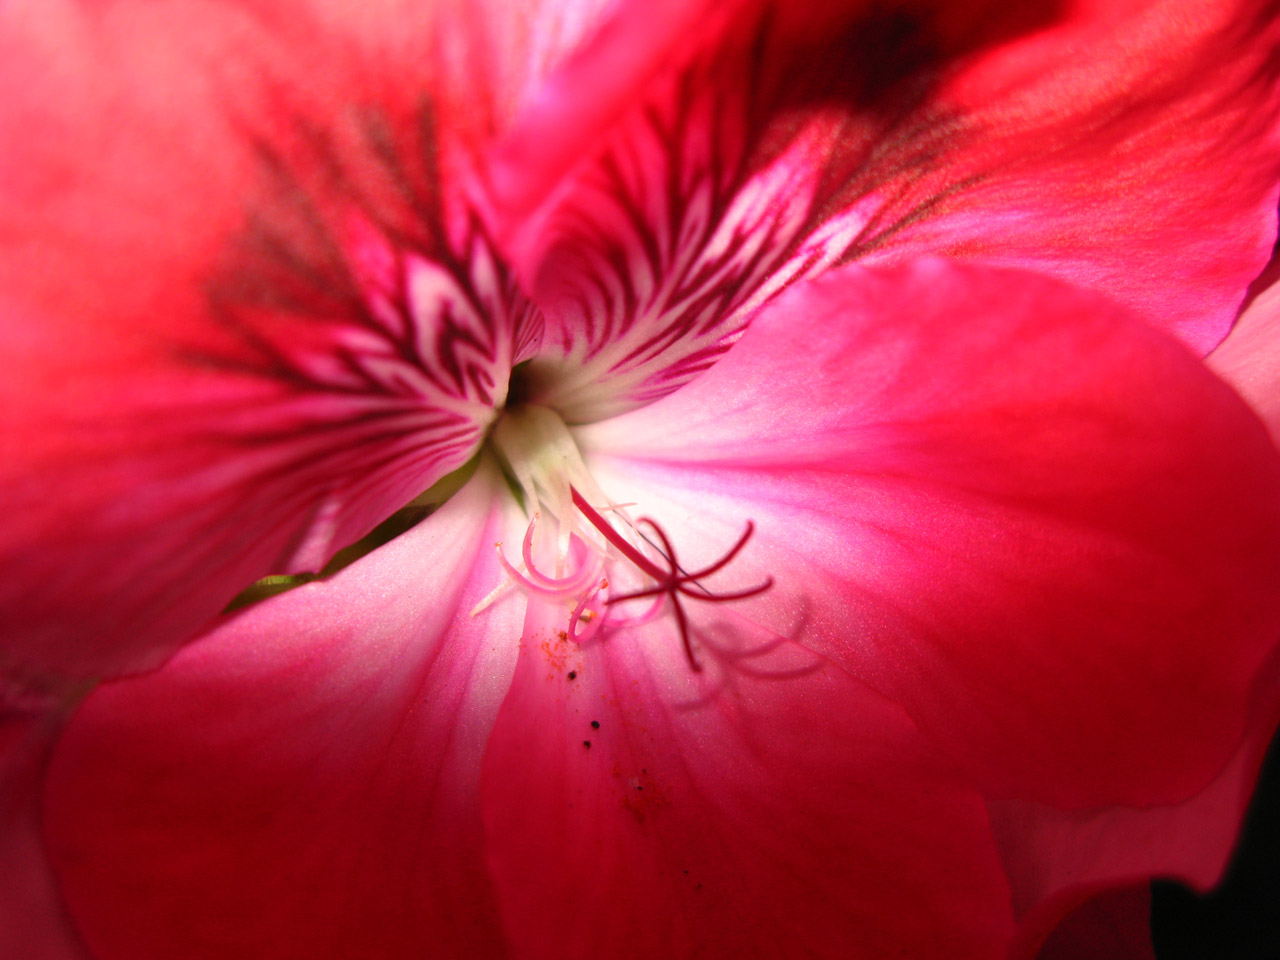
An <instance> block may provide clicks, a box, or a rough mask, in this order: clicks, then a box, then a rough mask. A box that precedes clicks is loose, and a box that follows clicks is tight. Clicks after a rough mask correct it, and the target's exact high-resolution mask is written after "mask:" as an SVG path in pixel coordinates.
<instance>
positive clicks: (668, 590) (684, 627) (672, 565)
mask: <svg viewBox="0 0 1280 960" xmlns="http://www.w3.org/2000/svg"><path fill="white" fill-rule="evenodd" d="M569 490H570V492H571V493H572V495H573V504H574V506H575V507H577V508H578V510H579V511H580V512H581V513H582V515H583V516H584V517H586V518H587V521H588V522H589V523H590V524H591V525H592V526H593V527H595V528H596V529H597V530H599V531H600V533H601V535H603V536H604V538H605V539H606V540H608V541H609V542H610V543H611V544H613V545H614V546H615V547H617V548H618V550H619V551H620V552H621V553H622V555H623V556H624V557H626V558H627V559H628V560H630V561H631V562H632V563H633V564H635V565H636V567H637V568H639V569H640V570H641V571H642V572H643V573H645V574H647V575H648V576H649V577H650V578H651V579H653V580H654V581H656V583H655V584H654V586H652V587H645V588H644V589H641V590H635V591H633V592H631V593H626V594H622V595H621V596H612V597H609V598H608V599H606V600H605V605H606V606H612V605H613V604H615V603H622V602H623V601H624V600H636V599H639V598H641V597H661V596H663V595H664V594H665V595H666V597H667V598H669V599H670V600H671V611H672V614H673V615H674V616H675V620H676V627H677V629H678V630H679V631H680V644H681V646H682V647H683V648H684V655H685V658H686V659H687V660H688V661H689V667H690V668H691V669H692V670H694V671H695V672H698V671H701V670H702V665H701V664H700V663H698V659H697V657H695V656H694V653H693V641H692V639H691V638H690V636H689V618H688V617H687V616H686V615H685V612H684V607H683V606H681V604H680V596H681V595H683V596H685V597H687V598H689V599H690V600H704V601H707V602H710V603H727V602H729V601H731V600H745V599H746V598H748V597H754V596H758V595H759V594H761V593H764V592H765V591H766V590H768V589H769V588H770V587H772V586H773V577H766V578H765V580H764V582H763V583H760V584H757V585H756V586H754V587H747V588H746V589H744V590H736V591H734V592H733V593H712V592H711V591H710V590H708V589H707V588H706V587H705V586H703V585H702V584H701V583H699V582H698V581H699V579H700V578H702V577H706V576H710V575H711V574H713V573H718V572H719V571H721V570H723V569H724V568H725V567H726V566H728V565H729V563H731V562H732V561H733V559H734V557H736V556H737V555H738V554H739V553H740V552H741V551H742V548H743V547H744V546H746V544H747V541H748V540H750V539H751V534H752V533H754V532H755V524H753V523H752V522H751V521H750V520H748V521H747V528H746V530H744V531H743V532H742V536H740V537H739V538H738V540H737V542H736V543H734V545H733V546H732V547H730V548H729V551H728V552H727V553H726V554H725V555H724V556H723V557H721V558H720V559H719V560H717V561H716V562H715V563H713V564H711V565H710V566H708V567H704V568H703V569H701V570H697V571H695V572H693V573H687V572H685V571H684V570H683V569H682V568H681V566H680V562H679V561H678V560H677V559H676V550H675V547H674V546H673V545H672V543H671V540H670V538H668V537H667V534H666V531H664V530H663V529H662V528H661V527H660V526H658V524H657V523H656V522H655V521H654V520H651V519H649V518H648V517H643V518H641V519H640V523H643V524H645V525H646V526H647V527H649V528H650V529H651V530H653V532H654V535H655V536H656V537H657V538H658V540H659V541H660V542H661V543H662V548H661V551H660V552H661V553H662V555H663V559H664V560H665V561H666V563H667V566H668V569H667V570H663V569H661V568H660V567H659V566H658V565H657V564H655V563H653V562H652V561H651V560H649V558H648V557H646V556H645V555H644V554H642V553H641V552H640V551H639V550H637V549H636V548H635V547H634V546H633V545H632V544H630V543H629V542H628V541H627V540H626V538H624V537H623V536H622V535H621V534H620V533H619V532H618V531H617V530H615V529H614V528H613V525H612V524H610V523H609V522H608V521H607V520H605V518H604V517H603V516H601V515H600V513H599V512H598V511H597V510H595V509H594V508H593V507H592V506H591V505H590V504H589V503H587V501H586V499H585V498H584V497H583V496H582V494H581V493H579V492H578V489H577V488H576V487H573V486H570V487H569ZM689 584H693V586H695V587H697V589H696V590H694V589H691V588H690V587H689ZM597 592H598V591H597ZM592 595H593V596H594V593H593V594H592ZM586 602H587V598H585V597H584V598H583V600H582V602H581V603H580V604H579V610H580V609H581V607H582V606H584V605H585V604H586ZM578 614H579V611H574V618H573V621H571V622H572V623H573V624H575V625H576V621H577V619H578ZM646 616H647V614H646Z"/></svg>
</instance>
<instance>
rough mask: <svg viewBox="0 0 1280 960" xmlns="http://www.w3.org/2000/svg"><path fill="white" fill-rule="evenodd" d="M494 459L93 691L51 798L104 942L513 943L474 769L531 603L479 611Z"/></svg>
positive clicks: (352, 953) (490, 565)
mask: <svg viewBox="0 0 1280 960" xmlns="http://www.w3.org/2000/svg"><path fill="white" fill-rule="evenodd" d="M495 475H496V471H493V472H492V473H490V472H488V471H486V470H482V472H481V473H480V474H479V475H477V477H476V478H475V479H473V480H472V481H471V482H470V483H468V484H467V486H466V487H464V489H463V490H462V491H461V492H460V493H459V494H458V495H457V496H455V497H454V498H453V499H452V500H450V501H449V502H448V503H447V504H445V505H444V506H443V507H442V508H441V509H440V510H439V512H438V513H436V514H435V515H434V516H432V517H430V518H429V519H428V520H427V521H426V522H424V523H423V524H422V525H420V526H418V527H416V528H414V529H413V530H411V531H410V532H408V533H406V534H405V535H403V536H402V537H400V538H398V539H397V540H395V541H393V542H392V543H390V544H388V545H386V546H385V547H383V548H381V549H379V550H377V551H375V552H374V553H373V554H371V555H370V556H368V557H366V558H365V559H363V560H361V561H359V562H358V563H356V564H355V565H353V566H351V567H349V568H347V569H346V570H344V571H343V572H342V573H340V574H339V575H338V576H336V577H335V578H334V579H333V580H331V581H325V582H318V583H314V584H311V585H308V586H305V587H300V588H298V589H297V590H295V591H292V592H290V593H288V594H285V595H283V596H280V597H276V598H274V599H272V600H269V601H267V602H265V603H263V604H260V605H258V606H256V607H253V608H251V609H250V610H249V611H247V612H246V613H245V614H243V615H241V616H239V617H236V618H234V619H232V620H231V621H230V622H228V623H227V624H226V625H225V626H224V627H222V628H220V629H219V630H217V631H215V632H214V633H213V634H211V635H210V636H208V637H206V638H204V639H202V640H201V641H200V642H198V643H194V644H192V645H190V646H189V647H187V648H186V649H184V650H183V651H182V652H181V653H180V654H179V655H178V656H176V657H175V658H174V659H173V660H172V661H170V662H169V663H168V664H167V665H165V667H163V668H162V669H161V670H159V671H157V672H155V673H153V674H150V675H149V676H147V677H144V678H139V679H132V680H121V681H116V682H114V683H107V684H104V685H103V686H102V687H100V688H99V689H98V690H97V691H96V692H95V693H94V694H93V695H91V696H90V697H89V698H88V700H87V701H86V702H85V704H84V705H83V707H82V708H81V709H80V711H79V712H78V713H77V714H76V716H75V717H74V718H73V719H72V721H71V723H70V724H69V726H68V729H67V732H66V734H65V735H64V737H63V739H62V741H61V742H60V744H59V746H58V749H57V751H56V753H55V755H54V759H53V763H52V766H51V771H50V774H49V785H48V789H47V800H46V808H45V814H44V815H45V824H46V833H47V836H48V841H49V846H50V849H51V851H52V854H53V857H54V859H55V862H56V865H57V869H58V874H59V876H60V877H61V879H62V883H63V887H64V889H65V891H66V895H67V900H68V903H69V905H70V909H71V912H72V914H73V915H74V917H75V919H76V921H77V923H78V925H79V927H80V929H81V930H82V932H83V935H84V938H85V940H86V942H87V943H88V944H89V945H90V947H91V948H92V951H93V955H94V956H95V957H97V958H102V960H116V958H119V960H152V958H154V960H169V958H173V957H184V958H192V960H197V958H209V960H226V958H227V957H231V956H253V957H256V958H264V960H265V958H284V957H291V958H293V957H300V956H305V957H311V958H317V960H320V958H334V960H349V958H351V957H377V958H379V960H382V958H387V960H392V958H401V957H404V958H410V957H412V958H421V957H424V956H447V957H489V956H499V955H504V948H503V944H502V940H501V932H500V930H499V928H498V926H497V924H496V914H495V912H494V911H495V907H494V902H493V899H492V891H491V890H490V887H489V884H488V881H487V879H486V877H485V875H484V871H483V869H482V861H481V856H480V844H481V842H482V837H481V824H480V814H479V799H478V789H479V777H480V764H481V755H482V752H483V750H484V745H485V741H486V738H487V736H488V732H489V728H490V726H491V724H492V722H493V718H494V716H495V714H496V712H497V710H498V706H499V704H500V702H501V698H502V696H503V694H504V693H505V692H506V689H507V685H508V683H509V678H510V676H511V671H512V669H513V667H514V663H515V652H516V644H515V640H516V638H517V637H518V636H519V631H520V625H519V616H520V614H521V612H522V607H521V606H520V605H518V604H506V605H504V604H499V605H496V606H494V607H491V608H490V609H489V610H487V611H486V612H485V613H484V614H482V615H480V616H477V617H474V618H473V617H471V616H469V615H468V611H469V610H470V609H471V608H472V607H473V606H474V604H475V603H476V602H477V601H478V600H479V599H480V598H481V597H483V596H484V595H485V594H486V593H487V592H488V591H489V590H490V589H491V588H492V587H493V586H494V585H495V584H497V583H499V582H500V580H501V571H500V569H499V567H498V564H497V561H496V558H495V555H494V552H493V546H492V545H493V540H494V537H495V536H496V535H497V533H498V530H499V522H498V521H499V514H498V512H497V511H496V509H495V508H494V504H495V503H496V502H497V501H496V499H495V494H496V484H495V481H496V476H495Z"/></svg>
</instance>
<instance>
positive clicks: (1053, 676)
mask: <svg viewBox="0 0 1280 960" xmlns="http://www.w3.org/2000/svg"><path fill="white" fill-rule="evenodd" d="M581 442H582V444H583V446H584V449H586V450H587V451H590V452H591V453H593V454H594V456H593V457H592V460H591V462H592V464H593V470H594V471H595V474H596V477H597V479H598V480H599V482H600V485H601V488H602V489H603V490H605V491H606V492H607V493H608V495H609V496H610V497H612V498H614V499H615V500H617V501H621V502H626V501H636V502H638V504H639V506H638V507H636V508H635V512H637V513H639V514H642V515H643V514H649V515H652V516H655V517H657V518H658V520H659V521H660V522H662V523H663V524H664V525H666V526H667V529H668V530H671V531H673V533H675V534H678V533H679V532H680V531H681V530H682V529H683V530H684V531H685V534H684V536H683V542H686V543H689V544H690V545H691V548H692V549H691V555H690V557H689V558H688V559H687V563H688V565H689V566H690V567H691V568H692V567H693V566H695V565H697V564H700V563H702V562H704V561H705V560H706V559H708V557H710V558H711V559H714V556H715V552H716V550H717V549H722V548H721V547H719V546H717V545H725V544H728V543H731V542H732V541H733V540H734V538H735V537H736V536H737V535H738V533H739V532H741V530H742V526H743V523H744V522H745V521H746V520H747V519H751V520H753V521H754V522H755V523H756V525H757V531H758V533H757V538H756V540H754V541H753V542H752V546H751V547H750V548H749V549H747V550H745V551H744V552H743V554H742V556H741V557H740V558H739V559H738V560H737V561H735V565H734V569H735V571H736V572H735V577H736V580H734V579H730V580H729V581H728V582H726V583H724V584H723V589H725V590H731V589H735V588H739V587H741V586H746V585H748V584H751V583H758V582H760V581H761V580H763V579H764V578H765V577H766V576H769V575H772V576H773V577H774V578H775V585H774V587H773V589H771V590H770V591H768V592H766V593H765V594H763V595H762V596H760V597H756V598H754V599H751V600H747V601H743V602H742V603H741V609H742V612H743V613H744V615H749V616H751V617H753V618H756V619H759V620H760V622H762V623H764V624H767V625H769V626H771V627H772V628H773V629H775V630H778V631H779V632H781V633H783V634H790V633H791V632H792V631H798V632H799V637H800V638H802V642H804V643H806V644H807V645H809V646H811V647H812V648H813V649H814V650H815V651H817V652H818V653H821V654H823V655H824V656H828V657H830V658H832V659H833V660H835V661H836V662H838V663H840V664H842V665H844V666H845V667H846V668H847V669H849V670H851V671H852V672H853V673H854V674H855V675H856V676H858V677H860V678H862V679H864V680H865V681H866V682H868V683H870V684H871V685H872V686H874V687H876V688H877V689H879V690H881V691H882V692H884V693H886V694H887V695H889V696H890V697H892V698H893V699H896V700H898V701H899V702H900V703H902V704H903V705H904V706H905V707H906V708H907V710H908V711H909V712H910V713H911V715H912V716H913V717H914V718H915V719H916V721H917V722H918V723H920V724H921V726H922V728H923V729H924V730H925V732H926V733H928V735H929V736H931V737H932V738H933V739H934V740H935V741H936V742H937V743H938V744H939V745H940V746H941V747H942V748H943V749H944V750H945V751H946V752H947V753H948V754H949V755H951V756H953V757H954V758H955V759H956V760H957V761H958V762H959V763H960V764H962V765H963V766H964V767H965V768H966V769H967V770H968V771H969V772H970V773H971V774H972V775H973V776H974V777H976V778H978V781H979V782H980V783H981V784H982V785H983V789H984V790H986V791H988V792H989V793H991V794H992V795H997V796H1000V795H1003V796H1011V797H1022V798H1024V799H1028V800H1038V801H1041V802H1045V803H1051V804H1055V805H1068V806H1076V805H1080V806H1096V805H1101V804H1110V803H1124V802H1128V803H1134V804H1151V803H1172V802H1175V801H1179V800H1182V799H1184V798H1186V797H1187V796H1188V795H1190V794H1191V793H1194V792H1195V791H1197V790H1199V789H1201V788H1202V787H1203V786H1204V785H1205V783H1206V782H1207V781H1208V780H1209V779H1210V778H1211V777H1212V776H1213V775H1214V774H1215V773H1216V772H1217V771H1218V769H1219V768H1220V767H1221V766H1222V764H1223V763H1224V762H1225V761H1226V760H1227V758H1228V757H1229V756H1230V755H1231V753H1232V752H1233V751H1234V750H1235V748H1236V745H1237V743H1238V741H1239V738H1240V735H1241V733H1242V730H1243V728H1244V725H1245V720H1246V714H1247V710H1248V705H1247V704H1248V700H1247V694H1248V692H1249V689H1250V685H1251V684H1252V683H1253V682H1254V680H1255V678H1256V676H1257V675H1258V671H1259V667H1260V664H1261V661H1262V660H1263V658H1264V656H1266V654H1267V653H1268V651H1269V650H1271V649H1272V648H1273V647H1274V645H1275V641H1276V639H1277V637H1280V609H1277V608H1278V607H1280V595H1278V594H1277V592H1276V590H1275V578H1276V574H1277V571H1280V458H1277V456H1276V453H1275V450H1274V448H1273V447H1272V445H1271V443H1270V441H1269V439H1268V437H1267V436H1266V435H1265V433H1264V431H1263V430H1262V428H1261V426H1260V424H1258V422H1257V420H1256V418H1255V417H1253V415H1252V414H1251V413H1250V412H1249V411H1248V410H1247V409H1246V408H1245V407H1244V406H1243V405H1242V404H1241V403H1240V401H1239V399H1238V398H1237V397H1235V395H1234V394H1233V393H1232V392H1231V391H1229V390H1227V389H1224V387H1223V385H1222V384H1221V383H1220V382H1219V381H1218V380H1217V379H1216V378H1214V377H1212V376H1209V375H1207V373H1206V371H1205V370H1204V368H1203V366H1202V364H1201V363H1200V362H1199V361H1197V360H1195V359H1194V357H1192V356H1191V355H1189V354H1187V353H1186V352H1185V351H1184V350H1183V349H1182V348H1181V347H1179V346H1178V345H1177V344H1175V343H1173V342H1172V341H1171V340H1169V339H1168V338H1166V337H1165V336H1164V335H1162V334H1159V333H1157V332H1155V331H1153V330H1150V329H1148V328H1146V327H1145V326H1143V325H1141V324H1138V323H1135V322H1134V321H1133V319H1132V318H1130V317H1128V316H1127V315H1126V314H1124V313H1123V312H1122V311H1121V310H1119V309H1118V308H1116V307H1114V306H1112V305H1110V304H1108V303H1106V302H1104V301H1100V300H1098V299H1095V298H1094V297H1092V296H1091V295H1087V294H1085V293H1083V292H1080V291H1075V290H1072V289H1069V288H1066V287H1063V286H1060V285H1057V284H1056V283H1053V282H1050V281H1047V280H1044V279H1039V278H1036V277H1034V276H1031V275H1023V274H1018V273H1013V272H1003V271H991V270H980V269H976V268H972V267H969V268H964V267H959V266H952V265H947V264H944V263H942V262H924V263H920V264H917V265H914V266H911V267H905V268H900V269H895V270H891V271H887V272H877V271H867V270H862V269H849V270H845V271H841V272H839V273H837V274H833V275H832V276H831V277H830V279H827V280H824V281H817V282H814V283H812V284H809V285H806V286H805V287H803V288H802V287H797V288H796V289H795V291H794V293H793V294H791V295H789V299H787V300H786V301H784V302H780V303H779V304H778V305H776V306H775V307H773V308H771V309H770V310H769V311H768V312H767V313H765V314H762V316H761V318H760V319H759V320H758V321H757V323H756V324H755V325H753V327H752V329H751V331H750V333H749V335H748V336H747V337H745V338H744V339H743V340H742V342H741V343H740V344H739V345H738V346H737V347H735V349H734V350H733V351H732V352H731V353H730V354H729V355H728V356H727V357H726V358H725V360H724V361H722V362H721V363H719V364H717V365H716V367H715V368H714V369H713V370H711V371H710V372H709V373H708V374H707V375H706V376H705V377H703V378H701V379H700V380H698V381H696V382H695V383H693V384H690V385H689V386H688V387H686V388H685V389H684V390H682V391H680V393H679V394H677V395H674V396H672V397H671V398H670V399H669V400H664V401H661V402H659V403H657V404H654V405H653V406H651V407H648V408H645V409H644V410H641V411H636V412H634V413H632V414H629V415H627V416H625V417H620V418H618V419H616V420H614V421H610V422H608V423H602V424H597V425H595V426H592V427H588V428H584V429H583V430H582V431H581ZM676 545H677V547H681V549H683V547H682V540H681V538H680V537H679V536H677V543H676ZM717 589H720V587H719V586H717Z"/></svg>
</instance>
